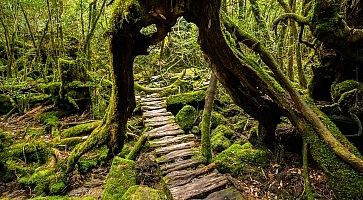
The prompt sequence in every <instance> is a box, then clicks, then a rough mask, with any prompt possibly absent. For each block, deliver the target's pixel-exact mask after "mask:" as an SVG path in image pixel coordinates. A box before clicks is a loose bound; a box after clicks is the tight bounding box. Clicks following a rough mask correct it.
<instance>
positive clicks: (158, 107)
mask: <svg viewBox="0 0 363 200" xmlns="http://www.w3.org/2000/svg"><path fill="white" fill-rule="evenodd" d="M162 108H165V106H141V110H145V111H146V110H149V111H150V110H159V109H162Z"/></svg>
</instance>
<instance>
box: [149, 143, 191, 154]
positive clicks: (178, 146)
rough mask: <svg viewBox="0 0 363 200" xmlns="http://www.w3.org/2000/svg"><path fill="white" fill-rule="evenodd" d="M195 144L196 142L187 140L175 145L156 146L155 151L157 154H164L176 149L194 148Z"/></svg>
mask: <svg viewBox="0 0 363 200" xmlns="http://www.w3.org/2000/svg"><path fill="white" fill-rule="evenodd" d="M194 146H195V142H194V141H191V142H186V143H181V144H174V145H171V146H166V147H160V148H156V149H155V150H154V153H155V154H156V155H162V154H167V153H170V152H172V151H176V150H181V149H190V148H192V147H194Z"/></svg>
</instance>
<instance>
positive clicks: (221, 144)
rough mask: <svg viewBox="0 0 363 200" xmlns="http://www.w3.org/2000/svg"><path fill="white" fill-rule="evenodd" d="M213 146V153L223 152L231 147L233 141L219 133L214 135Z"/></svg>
mask: <svg viewBox="0 0 363 200" xmlns="http://www.w3.org/2000/svg"><path fill="white" fill-rule="evenodd" d="M211 145H212V149H213V151H216V152H221V151H223V150H225V149H227V148H228V147H229V146H231V141H230V140H229V139H228V138H226V137H224V135H223V133H221V132H219V133H216V134H214V135H212V138H211Z"/></svg>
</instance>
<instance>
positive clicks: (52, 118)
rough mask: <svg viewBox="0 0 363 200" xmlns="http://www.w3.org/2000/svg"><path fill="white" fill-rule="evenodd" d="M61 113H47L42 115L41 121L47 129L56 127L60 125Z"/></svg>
mask: <svg viewBox="0 0 363 200" xmlns="http://www.w3.org/2000/svg"><path fill="white" fill-rule="evenodd" d="M58 117H59V112H46V113H43V114H41V115H40V117H39V118H40V121H41V122H42V123H43V124H44V125H45V126H46V127H54V126H58V125H59V118H58Z"/></svg>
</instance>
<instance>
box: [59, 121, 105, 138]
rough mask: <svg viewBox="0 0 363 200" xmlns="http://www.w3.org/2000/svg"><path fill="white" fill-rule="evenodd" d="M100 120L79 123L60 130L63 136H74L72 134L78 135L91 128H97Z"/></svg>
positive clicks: (85, 132)
mask: <svg viewBox="0 0 363 200" xmlns="http://www.w3.org/2000/svg"><path fill="white" fill-rule="evenodd" d="M101 123H102V121H95V122H91V123H86V124H79V125H77V126H73V127H71V128H67V129H65V130H63V131H62V136H63V137H74V136H80V135H84V134H87V133H89V132H90V131H92V130H93V129H95V128H97V127H98V126H99V125H100V124H101Z"/></svg>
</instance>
